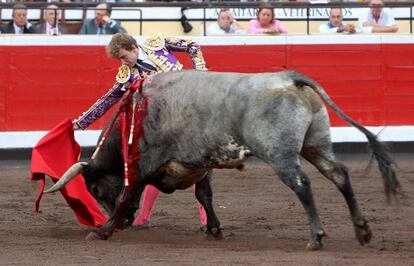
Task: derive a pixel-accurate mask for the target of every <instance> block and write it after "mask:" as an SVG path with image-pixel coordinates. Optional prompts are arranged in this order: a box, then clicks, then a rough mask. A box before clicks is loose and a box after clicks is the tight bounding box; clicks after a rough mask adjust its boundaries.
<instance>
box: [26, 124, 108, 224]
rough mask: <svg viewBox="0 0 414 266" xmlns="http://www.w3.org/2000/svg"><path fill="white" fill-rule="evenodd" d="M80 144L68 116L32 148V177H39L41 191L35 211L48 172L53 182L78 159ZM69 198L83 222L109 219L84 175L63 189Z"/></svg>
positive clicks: (90, 222)
mask: <svg viewBox="0 0 414 266" xmlns="http://www.w3.org/2000/svg"><path fill="white" fill-rule="evenodd" d="M79 155H80V146H79V144H78V143H77V142H76V141H75V138H74V133H73V130H72V121H71V120H70V119H65V120H64V121H62V122H61V123H60V124H59V125H57V126H56V127H55V128H53V129H52V130H51V131H49V133H47V134H46V135H45V136H44V137H43V138H42V139H40V141H39V142H38V143H37V144H36V146H35V147H34V148H33V151H32V162H31V173H32V180H36V181H38V180H40V181H41V183H40V191H39V195H38V198H37V200H36V212H39V203H40V200H41V198H42V195H43V189H44V186H45V175H48V176H49V177H51V178H52V180H53V181H54V182H56V181H57V180H59V178H60V177H61V176H62V175H63V174H64V173H65V172H66V170H67V169H69V167H71V166H72V165H73V164H75V163H77V162H78V159H79ZM61 193H62V195H63V197H64V198H65V200H66V202H67V203H68V204H69V206H70V207H71V208H72V210H73V211H74V213H75V215H76V217H77V218H78V220H79V222H80V223H81V224H84V225H87V226H94V227H99V226H101V225H102V224H103V223H105V221H106V220H107V217H106V216H105V215H104V214H103V213H102V211H101V210H100V208H99V207H98V204H97V203H96V201H95V199H94V198H93V197H92V196H91V194H89V192H88V190H87V189H86V185H85V183H84V178H83V176H82V175H78V176H76V177H75V178H74V179H73V180H72V181H70V182H69V183H68V184H67V185H66V186H65V188H63V189H62V190H61Z"/></svg>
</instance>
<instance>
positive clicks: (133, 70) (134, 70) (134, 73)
mask: <svg viewBox="0 0 414 266" xmlns="http://www.w3.org/2000/svg"><path fill="white" fill-rule="evenodd" d="M131 72H132V75H134V77H137V76H139V71H138V68H136V67H133V68H132V70H131Z"/></svg>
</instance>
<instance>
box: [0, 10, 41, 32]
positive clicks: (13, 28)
mask: <svg viewBox="0 0 414 266" xmlns="http://www.w3.org/2000/svg"><path fill="white" fill-rule="evenodd" d="M12 19H13V20H12V21H10V22H9V23H8V24H6V25H4V26H3V27H2V29H1V31H2V32H3V33H14V34H24V33H35V31H34V28H33V27H32V24H31V23H29V21H27V7H26V6H25V5H24V4H16V5H14V6H13V13H12Z"/></svg>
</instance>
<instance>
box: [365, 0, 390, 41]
mask: <svg viewBox="0 0 414 266" xmlns="http://www.w3.org/2000/svg"><path fill="white" fill-rule="evenodd" d="M369 7H370V8H369V10H366V11H365V12H364V13H363V14H362V15H361V16H360V17H359V19H358V27H359V28H360V29H361V31H362V32H367V33H370V32H397V31H398V26H397V24H396V23H395V19H394V16H393V15H392V12H391V10H390V9H388V8H385V9H384V2H383V1H382V0H370V1H369Z"/></svg>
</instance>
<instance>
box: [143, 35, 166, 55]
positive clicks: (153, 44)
mask: <svg viewBox="0 0 414 266" xmlns="http://www.w3.org/2000/svg"><path fill="white" fill-rule="evenodd" d="M164 46H165V41H164V37H163V36H162V35H161V34H160V33H157V34H154V35H152V36H151V37H149V38H148V39H146V40H145V41H144V43H143V44H142V48H144V50H152V51H159V50H161V49H163V48H164ZM146 52H147V51H146Z"/></svg>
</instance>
